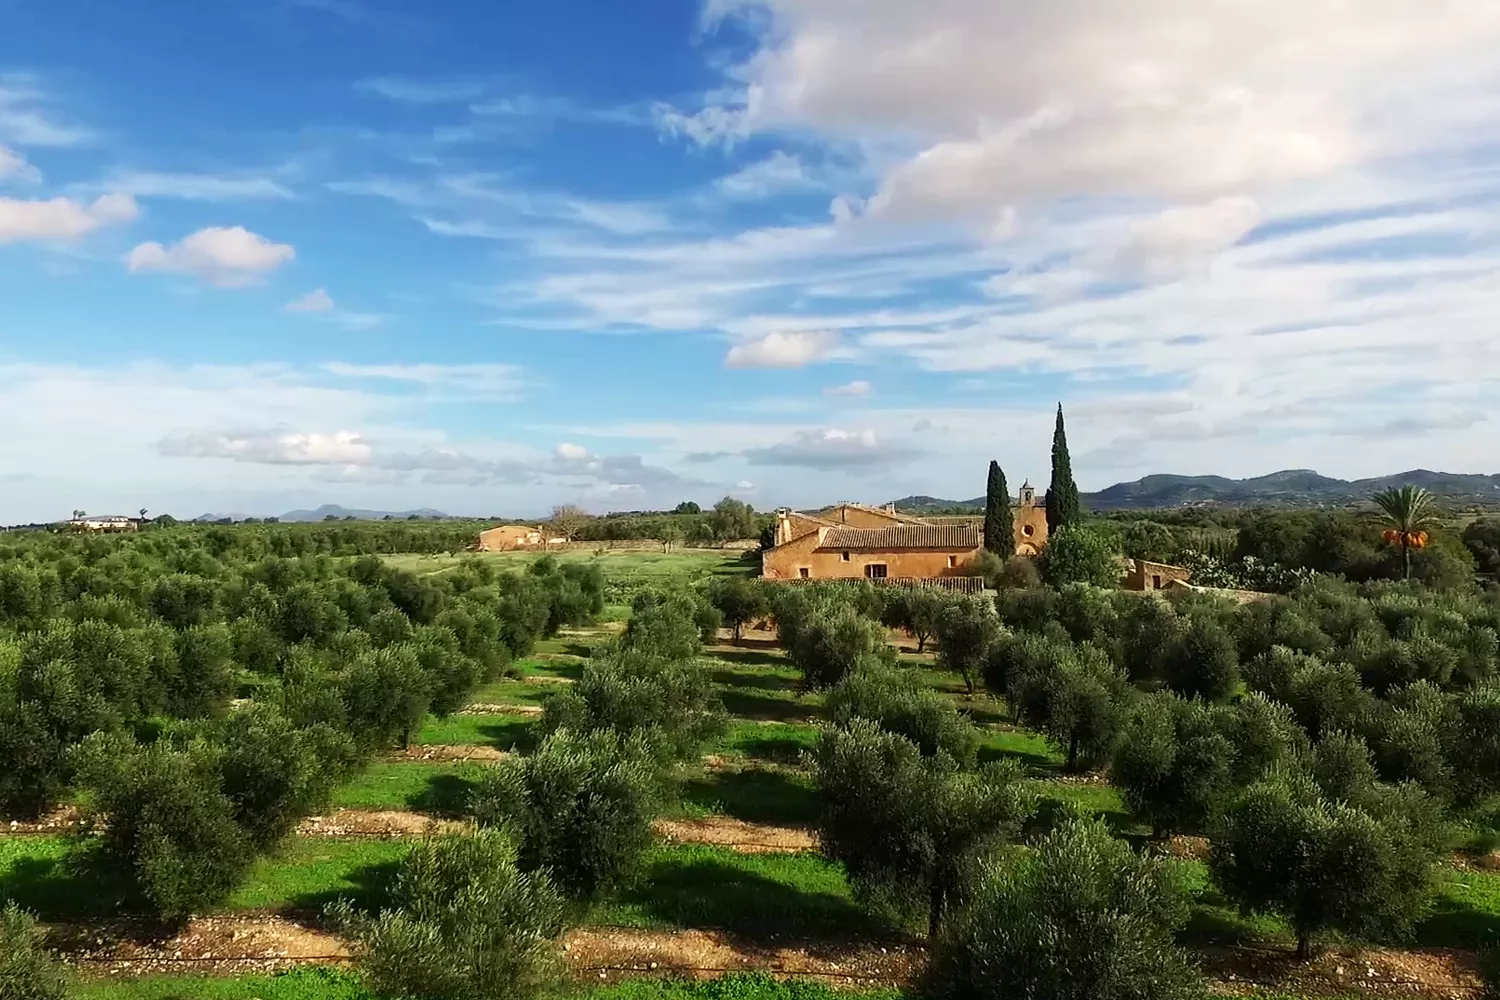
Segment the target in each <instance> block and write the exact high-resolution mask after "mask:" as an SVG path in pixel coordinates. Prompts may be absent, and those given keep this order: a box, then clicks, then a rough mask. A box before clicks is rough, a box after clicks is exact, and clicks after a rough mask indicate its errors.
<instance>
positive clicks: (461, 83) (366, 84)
mask: <svg viewBox="0 0 1500 1000" xmlns="http://www.w3.org/2000/svg"><path fill="white" fill-rule="evenodd" d="M356 89H359V90H366V91H369V92H370V93H372V94H379V95H380V96H381V97H384V98H386V99H387V100H390V101H395V102H397V103H399V104H457V103H463V102H467V101H472V100H475V99H476V98H478V97H479V96H480V95H482V94H483V93H484V85H483V84H481V83H478V82H476V81H473V80H412V79H408V78H405V77H396V76H383V77H376V78H374V79H370V80H361V81H360V82H359V83H358V84H356Z"/></svg>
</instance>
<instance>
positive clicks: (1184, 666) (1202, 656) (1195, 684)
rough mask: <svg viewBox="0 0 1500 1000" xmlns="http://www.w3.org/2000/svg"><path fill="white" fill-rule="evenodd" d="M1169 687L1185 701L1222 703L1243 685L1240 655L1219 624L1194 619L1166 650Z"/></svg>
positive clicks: (1200, 618) (1166, 675)
mask: <svg viewBox="0 0 1500 1000" xmlns="http://www.w3.org/2000/svg"><path fill="white" fill-rule="evenodd" d="M1164 674H1165V680H1166V682H1167V686H1168V687H1170V688H1171V689H1172V690H1173V691H1176V692H1177V693H1178V694H1180V695H1182V696H1183V697H1184V698H1204V699H1207V700H1208V701H1223V700H1224V699H1225V698H1228V697H1229V696H1230V695H1231V694H1233V693H1234V691H1235V689H1236V688H1237V687H1238V686H1239V682H1240V668H1239V653H1238V651H1237V650H1236V649H1235V645H1234V640H1233V639H1232V638H1230V636H1229V633H1228V632H1226V631H1225V630H1224V629H1223V628H1222V627H1221V626H1220V625H1219V624H1218V623H1217V622H1215V621H1214V620H1213V619H1211V618H1207V617H1205V616H1201V615H1200V616H1197V617H1194V618H1193V619H1192V620H1191V621H1190V622H1189V624H1188V626H1187V628H1186V629H1185V630H1183V631H1181V632H1179V633H1178V634H1177V635H1176V636H1174V638H1173V640H1172V642H1171V644H1170V645H1169V646H1168V647H1167V649H1166V655H1165V663H1164Z"/></svg>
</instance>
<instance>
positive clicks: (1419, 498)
mask: <svg viewBox="0 0 1500 1000" xmlns="http://www.w3.org/2000/svg"><path fill="white" fill-rule="evenodd" d="M1370 499H1371V500H1372V501H1374V503H1375V506H1377V507H1379V508H1380V513H1381V514H1383V515H1385V522H1386V524H1388V525H1390V527H1389V528H1387V529H1386V530H1385V532H1384V533H1383V534H1382V536H1381V537H1383V538H1384V539H1385V540H1386V541H1387V542H1390V543H1391V544H1392V545H1399V546H1401V579H1403V580H1410V579H1411V550H1412V549H1420V548H1422V547H1423V546H1424V545H1426V544H1427V529H1428V528H1430V527H1432V525H1434V524H1436V523H1437V509H1436V504H1437V498H1436V497H1434V496H1433V495H1432V494H1431V493H1430V492H1428V491H1427V490H1425V489H1423V488H1422V487H1420V486H1410V485H1408V486H1399V487H1398V486H1392V487H1391V488H1390V489H1388V490H1381V491H1380V492H1379V493H1376V494H1375V495H1373V496H1371V497H1370Z"/></svg>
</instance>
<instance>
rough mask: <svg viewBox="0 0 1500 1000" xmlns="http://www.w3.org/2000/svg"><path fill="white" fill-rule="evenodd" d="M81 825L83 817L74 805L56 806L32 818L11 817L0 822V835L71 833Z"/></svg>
mask: <svg viewBox="0 0 1500 1000" xmlns="http://www.w3.org/2000/svg"><path fill="white" fill-rule="evenodd" d="M81 826H83V817H82V816H81V815H80V814H79V812H78V809H77V808H76V807H74V806H58V807H57V808H56V809H54V810H52V811H51V812H50V813H47V814H46V815H45V816H41V817H39V818H37V819H34V820H26V819H12V820H6V821H4V822H3V823H0V835H7V834H15V835H16V836H24V835H27V834H56V833H71V832H72V831H74V830H76V829H78V828H79V827H81Z"/></svg>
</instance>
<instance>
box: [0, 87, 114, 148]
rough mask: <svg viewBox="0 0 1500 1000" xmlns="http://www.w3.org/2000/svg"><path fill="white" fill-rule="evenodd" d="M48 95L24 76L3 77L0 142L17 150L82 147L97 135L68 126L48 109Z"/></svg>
mask: <svg viewBox="0 0 1500 1000" xmlns="http://www.w3.org/2000/svg"><path fill="white" fill-rule="evenodd" d="M46 101H47V95H46V94H44V93H43V92H42V90H41V88H40V87H39V86H38V84H37V81H36V80H35V79H34V78H33V77H30V76H27V75H25V74H8V75H7V74H0V139H4V140H8V141H10V142H13V143H15V144H16V145H18V146H80V145H83V144H85V143H88V142H92V141H93V140H94V138H95V136H94V133H93V132H92V131H90V130H89V129H86V128H81V127H79V126H76V125H68V124H65V123H63V122H61V121H59V120H57V119H56V118H54V117H52V116H51V115H50V114H49V113H48V112H47V111H46V109H45V107H44V105H45V104H46Z"/></svg>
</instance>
